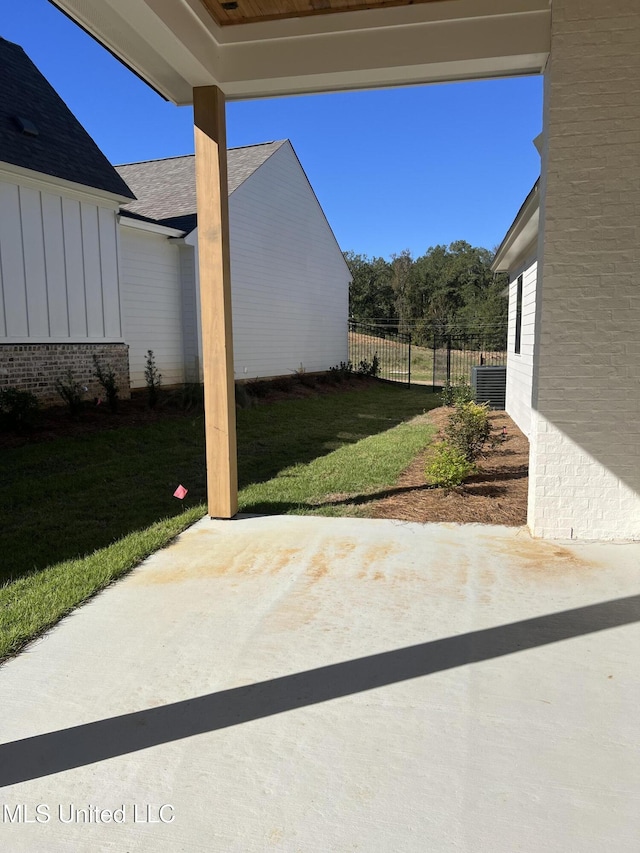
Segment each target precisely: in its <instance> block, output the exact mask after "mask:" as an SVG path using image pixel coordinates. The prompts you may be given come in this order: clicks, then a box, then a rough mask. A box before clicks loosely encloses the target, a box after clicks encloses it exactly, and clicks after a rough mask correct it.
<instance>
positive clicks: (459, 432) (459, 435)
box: [444, 402, 491, 462]
mask: <svg viewBox="0 0 640 853" xmlns="http://www.w3.org/2000/svg"><path fill="white" fill-rule="evenodd" d="M444 434H445V438H446V440H447V442H448V443H449V444H450V445H451V446H452V447H455V448H456V449H457V450H458V451H460V453H462V454H463V456H464V457H465V459H467V460H468V461H469V462H473V461H474V460H475V459H477V458H478V456H479V455H480V454H481V453H482V450H483V448H484V446H485V444H486V443H487V442H488V441H489V439H490V438H491V423H490V422H489V407H488V404H487V403H484V404H483V405H481V406H480V405H478V403H471V402H467V403H461V404H459V405H457V406H456V407H455V410H454V411H453V413H452V414H451V415H450V417H449V423H448V424H447V426H446V427H445V429H444Z"/></svg>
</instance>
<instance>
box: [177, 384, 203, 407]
mask: <svg viewBox="0 0 640 853" xmlns="http://www.w3.org/2000/svg"><path fill="white" fill-rule="evenodd" d="M177 403H178V406H179V407H180V408H181V409H182V410H183V411H185V412H192V411H194V410H196V409H198V410H201V409H204V383H202V382H185V383H184V385H183V386H182V388H181V389H180V390H179V391H178V394H177Z"/></svg>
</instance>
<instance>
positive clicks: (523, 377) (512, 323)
mask: <svg viewBox="0 0 640 853" xmlns="http://www.w3.org/2000/svg"><path fill="white" fill-rule="evenodd" d="M520 276H522V320H521V330H520V352H519V353H516V352H515V343H516V312H517V292H518V279H519V277H520ZM537 279H538V264H537V260H536V253H535V246H532V247H531V248H530V250H529V252H528V253H527V257H526V259H525V260H523V261H522V262H521V263H520V264H519V265H518V266H516V267H515V268H514V269H513V270H510V271H509V326H508V334H507V396H506V410H507V413H508V414H509V415H510V416H511V417H512V418H513V420H514V421H515V422H516V424H517V425H518V426H519V427H520V429H521V430H522V432H523V433H524V434H525V435H526V436H527V437H529V435H530V433H531V404H532V390H533V349H534V338H535V314H536V287H537Z"/></svg>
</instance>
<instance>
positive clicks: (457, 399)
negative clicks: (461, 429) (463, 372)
mask: <svg viewBox="0 0 640 853" xmlns="http://www.w3.org/2000/svg"><path fill="white" fill-rule="evenodd" d="M440 401H441V403H442V405H443V406H461V405H462V404H463V403H471V402H473V388H472V387H471V385H470V383H469V382H468V381H467V378H466V376H456V377H455V378H454V380H453V382H450V381H449V380H447V381H446V382H445V384H444V386H443V388H442V391H441V392H440Z"/></svg>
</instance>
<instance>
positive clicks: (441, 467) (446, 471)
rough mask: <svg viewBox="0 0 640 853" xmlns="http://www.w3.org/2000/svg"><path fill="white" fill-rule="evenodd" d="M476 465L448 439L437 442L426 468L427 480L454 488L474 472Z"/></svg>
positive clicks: (443, 486) (447, 487)
mask: <svg viewBox="0 0 640 853" xmlns="http://www.w3.org/2000/svg"><path fill="white" fill-rule="evenodd" d="M475 470H476V466H475V464H474V463H473V462H470V461H469V460H468V459H467V458H466V456H465V455H464V453H462V452H461V451H460V450H459V449H458V448H457V447H455V446H454V445H452V444H450V443H449V442H448V441H442V442H440V444H436V446H435V447H434V449H433V454H432V455H431V458H430V460H429V462H428V463H427V466H426V468H425V475H426V478H427V481H428V482H429V483H430V485H432V486H441V487H442V488H445V489H452V488H453V487H454V486H459V485H460V484H461V483H462V482H463V481H464V480H466V478H467V477H468V476H469V475H470V474H473V473H474V472H475Z"/></svg>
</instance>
